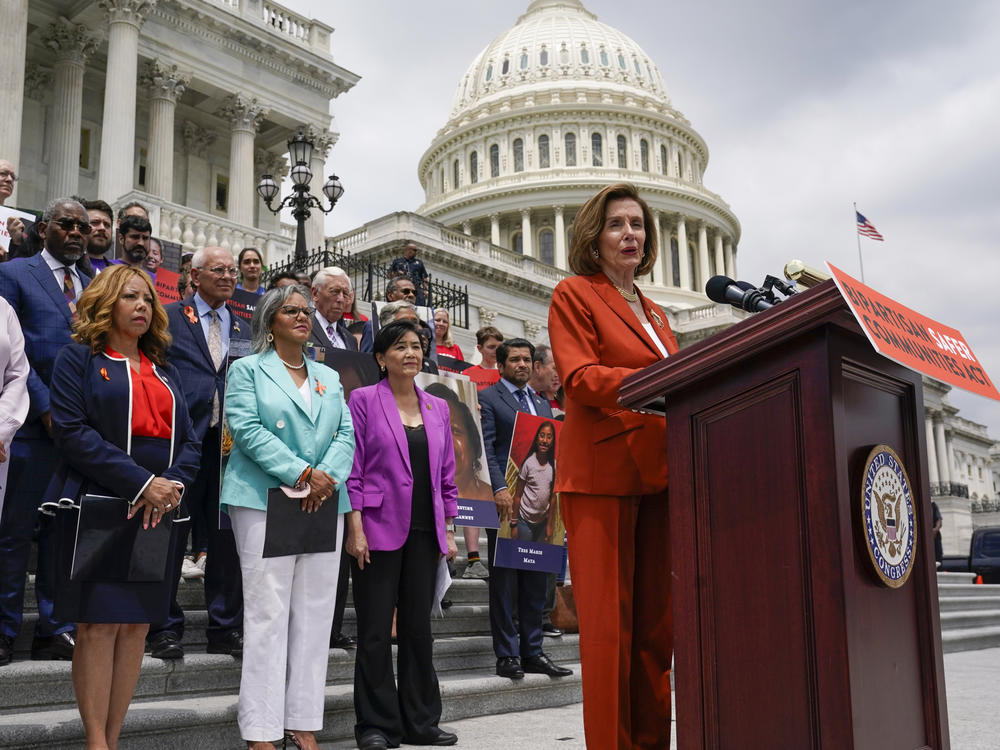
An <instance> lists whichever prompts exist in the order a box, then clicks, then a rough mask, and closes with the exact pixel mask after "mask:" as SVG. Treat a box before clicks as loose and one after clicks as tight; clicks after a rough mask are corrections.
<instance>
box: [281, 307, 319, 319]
mask: <svg viewBox="0 0 1000 750" xmlns="http://www.w3.org/2000/svg"><path fill="white" fill-rule="evenodd" d="M314 312H316V308H315V307H298V306H297V305H282V307H281V314H282V315H287V316H288V317H290V318H297V317H299V315H305V316H306V317H307V318H311V317H312V316H313V313H314Z"/></svg>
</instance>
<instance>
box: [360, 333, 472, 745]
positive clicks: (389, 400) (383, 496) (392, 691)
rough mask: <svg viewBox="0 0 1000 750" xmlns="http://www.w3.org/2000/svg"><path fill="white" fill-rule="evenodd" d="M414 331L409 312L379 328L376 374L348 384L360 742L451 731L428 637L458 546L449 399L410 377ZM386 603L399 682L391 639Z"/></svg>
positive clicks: (417, 353)
mask: <svg viewBox="0 0 1000 750" xmlns="http://www.w3.org/2000/svg"><path fill="white" fill-rule="evenodd" d="M418 331H419V329H418V328H417V325H416V324H415V323H412V322H410V321H395V322H392V323H389V324H388V325H386V326H385V327H384V328H381V329H379V332H378V333H377V334H376V335H375V340H374V342H373V349H374V354H375V359H376V361H377V362H378V364H379V368H380V370H381V372H382V380H381V381H380V382H379V383H378V384H377V385H371V386H367V387H365V388H358V389H355V390H354V391H353V392H352V393H351V402H350V405H351V414H352V415H353V416H354V424H355V427H356V429H357V451H356V452H355V454H354V468H353V469H352V470H351V478H350V479H349V480H348V492H349V493H350V496H351V508H352V511H351V513H350V516H349V517H348V537H347V552H348V554H350V555H351V556H352V557H353V558H354V559H355V564H354V567H353V570H352V573H353V576H354V608H355V610H356V611H357V614H358V654H357V658H356V660H355V662H354V711H355V714H356V716H357V723H356V724H355V725H354V734H355V738H356V739H357V741H358V746H359V747H360V748H361V750H382V749H383V748H386V747H399V743H400V742H405V743H407V744H410V745H454V744H455V743H456V742H458V737H457V736H456V735H455V734H453V733H451V732H446V731H444V730H443V729H441V728H440V727H439V726H438V722H439V721H440V719H441V691H440V688H439V686H438V679H437V674H436V673H435V671H434V661H433V654H432V643H433V638H432V636H431V606H432V604H433V600H434V587H435V580H436V574H437V569H438V561H439V560H440V558H441V556H442V555H445V556H447V557H448V558H449V559H454V557H455V554H456V553H457V551H458V550H457V548H456V547H455V527H454V525H453V523H452V521H453V520H454V518H455V516H456V515H457V514H458V503H457V498H458V489H457V488H456V486H455V452H454V447H453V444H452V434H451V419H450V417H449V413H448V404H447V403H446V402H445V401H444V400H443V399H440V398H437V397H436V396H431V395H429V394H427V393H425V392H424V391H422V390H421V389H420V388H418V387H417V386H416V385H415V383H414V380H415V379H416V376H417V373H419V372H420V364H421V360H422V359H423V348H422V347H421V344H420V335H419V333H418ZM394 607H396V608H397V610H398V620H397V622H398V628H397V630H398V633H399V655H398V658H399V682H398V687H397V683H396V681H395V680H394V679H393V668H392V644H391V641H390V632H391V630H392V611H393V608H394Z"/></svg>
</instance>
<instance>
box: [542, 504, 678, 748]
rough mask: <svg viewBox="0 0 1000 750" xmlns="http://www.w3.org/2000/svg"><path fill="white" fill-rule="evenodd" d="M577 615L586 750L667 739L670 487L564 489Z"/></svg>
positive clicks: (659, 743)
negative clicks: (620, 492) (635, 493)
mask: <svg viewBox="0 0 1000 750" xmlns="http://www.w3.org/2000/svg"><path fill="white" fill-rule="evenodd" d="M559 498H560V502H561V504H562V513H563V519H564V520H565V523H566V534H567V538H568V540H569V563H570V573H571V576H572V582H573V597H574V599H575V600H576V611H577V616H578V617H579V621H580V656H581V660H582V662H583V726H584V731H585V732H586V736H587V747H588V748H590V750H640V749H641V750H665V749H666V748H669V747H670V659H671V655H672V653H673V617H672V613H671V610H670V533H669V532H670V521H669V517H668V513H667V493H666V492H663V493H662V494H658V495H644V496H641V497H614V496H602V495H582V494H577V493H570V492H563V493H560V495H559Z"/></svg>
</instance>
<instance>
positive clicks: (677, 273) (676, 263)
mask: <svg viewBox="0 0 1000 750" xmlns="http://www.w3.org/2000/svg"><path fill="white" fill-rule="evenodd" d="M670 274H671V276H673V278H674V286H680V285H681V255H680V253H679V252H677V238H676V237H671V238H670Z"/></svg>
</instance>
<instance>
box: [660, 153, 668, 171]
mask: <svg viewBox="0 0 1000 750" xmlns="http://www.w3.org/2000/svg"><path fill="white" fill-rule="evenodd" d="M669 170H670V165H669V164H667V147H666V146H660V171H662V172H663V174H666V173H667V172H668V171H669Z"/></svg>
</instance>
